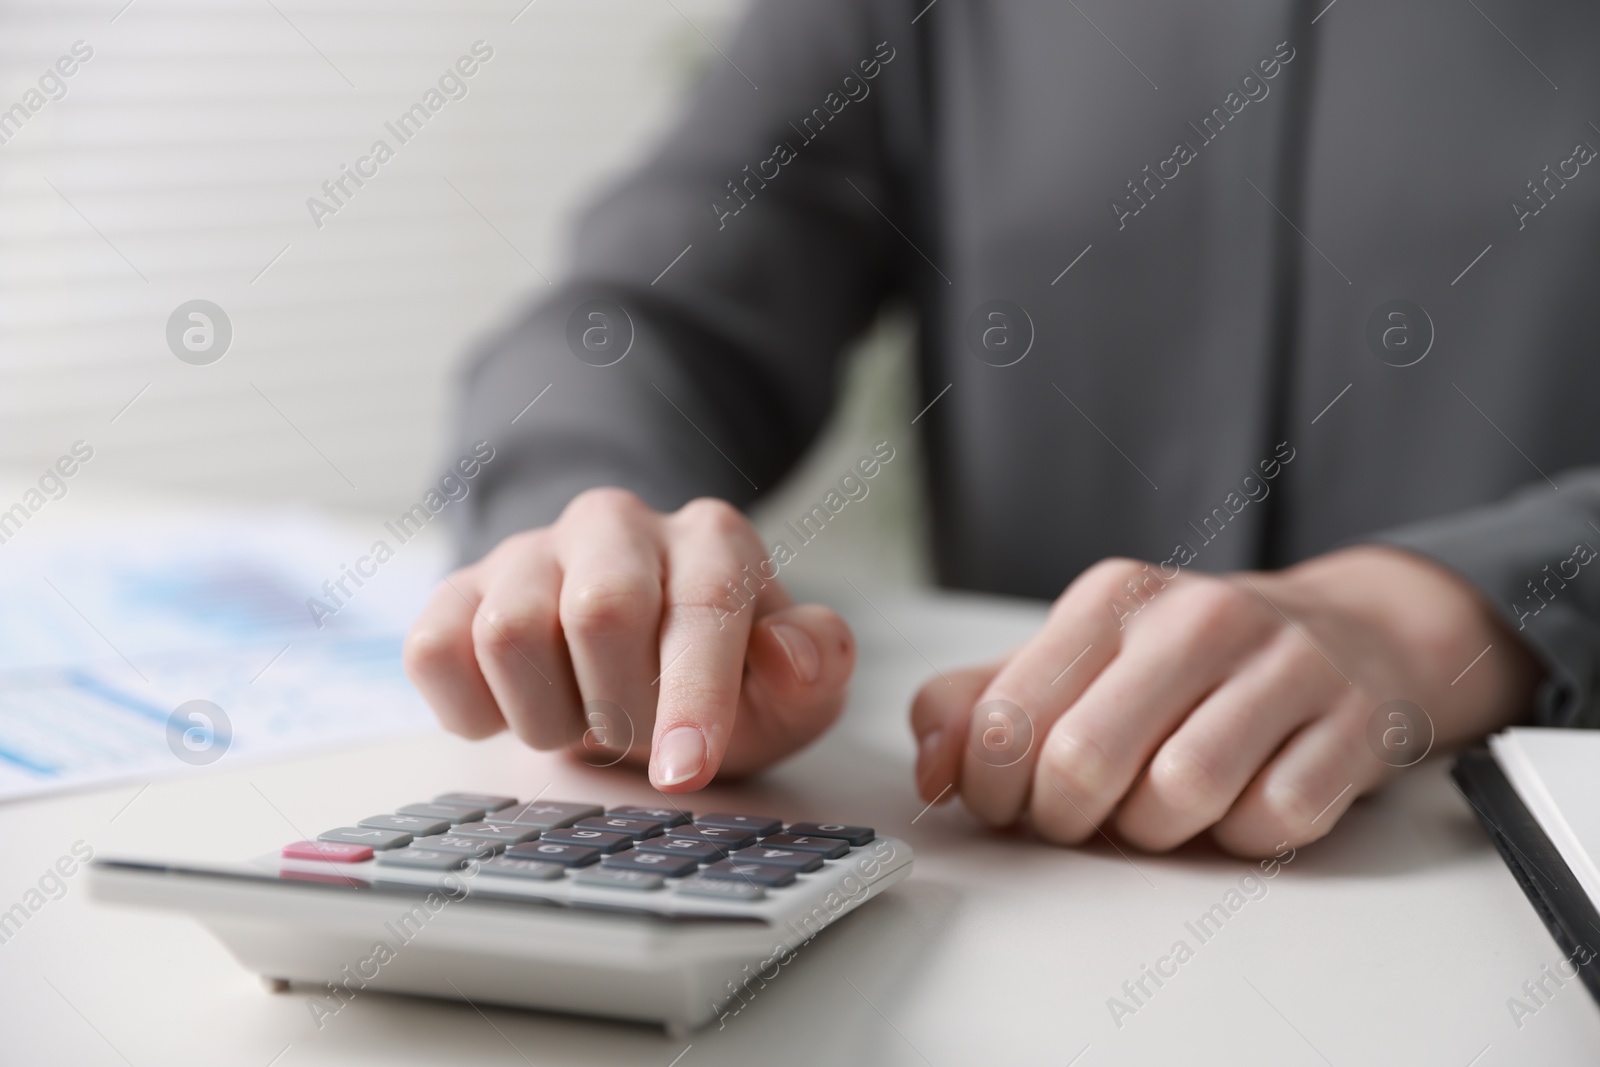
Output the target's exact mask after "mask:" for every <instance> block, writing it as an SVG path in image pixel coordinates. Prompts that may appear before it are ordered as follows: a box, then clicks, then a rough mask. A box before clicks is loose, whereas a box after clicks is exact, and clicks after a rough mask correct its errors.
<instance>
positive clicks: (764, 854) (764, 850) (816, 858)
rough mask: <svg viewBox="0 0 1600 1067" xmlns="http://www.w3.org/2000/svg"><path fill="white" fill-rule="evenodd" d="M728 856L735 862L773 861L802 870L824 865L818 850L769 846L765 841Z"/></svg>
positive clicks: (781, 865) (810, 869) (778, 864)
mask: <svg viewBox="0 0 1600 1067" xmlns="http://www.w3.org/2000/svg"><path fill="white" fill-rule="evenodd" d="M728 858H729V859H730V860H732V861H734V862H735V863H771V864H775V865H777V866H779V867H793V868H794V869H795V870H797V871H800V872H802V873H803V872H805V871H814V870H816V869H817V868H818V867H821V866H822V855H821V853H818V852H801V851H800V850H799V849H793V848H769V847H768V846H767V844H766V843H765V842H762V843H761V844H759V845H751V846H750V847H749V848H741V849H740V850H739V851H737V852H734V853H732V854H730V855H729V856H728Z"/></svg>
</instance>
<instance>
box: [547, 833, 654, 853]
mask: <svg viewBox="0 0 1600 1067" xmlns="http://www.w3.org/2000/svg"><path fill="white" fill-rule="evenodd" d="M539 840H540V841H553V842H554V843H556V844H558V845H583V846H584V847H586V848H597V849H599V850H600V851H601V852H621V851H622V850H623V849H625V848H627V847H628V846H629V845H631V844H633V838H631V837H629V836H628V835H627V834H613V833H608V832H607V831H605V830H579V829H576V828H574V829H570V830H551V831H549V832H547V833H543V834H540V835H539Z"/></svg>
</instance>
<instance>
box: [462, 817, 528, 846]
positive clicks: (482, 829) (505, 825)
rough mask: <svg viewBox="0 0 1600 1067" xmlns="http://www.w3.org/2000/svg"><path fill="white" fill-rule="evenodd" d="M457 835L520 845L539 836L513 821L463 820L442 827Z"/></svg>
mask: <svg viewBox="0 0 1600 1067" xmlns="http://www.w3.org/2000/svg"><path fill="white" fill-rule="evenodd" d="M444 830H449V831H450V832H451V833H452V834H455V835H456V836H457V837H479V838H482V839H483V840H485V841H500V842H503V843H505V844H507V845H520V844H522V843H523V842H524V841H532V840H533V839H534V838H536V837H538V836H539V831H538V830H535V829H534V828H533V827H531V826H518V825H517V824H516V823H514V822H464V823H462V824H461V825H460V826H457V827H454V828H452V827H448V826H446V827H442V828H441V830H440V832H441V833H442V832H443V831H444Z"/></svg>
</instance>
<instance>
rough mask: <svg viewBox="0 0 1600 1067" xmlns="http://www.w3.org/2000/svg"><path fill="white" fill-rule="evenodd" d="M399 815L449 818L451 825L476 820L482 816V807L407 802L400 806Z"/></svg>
mask: <svg viewBox="0 0 1600 1067" xmlns="http://www.w3.org/2000/svg"><path fill="white" fill-rule="evenodd" d="M399 812H400V814H401V815H422V816H426V817H427V818H430V819H449V820H450V824H451V825H452V826H453V825H455V824H456V823H458V822H477V821H478V820H479V819H481V818H483V814H484V812H483V808H482V807H474V806H473V805H471V804H407V805H406V806H405V807H403V808H400V809H399Z"/></svg>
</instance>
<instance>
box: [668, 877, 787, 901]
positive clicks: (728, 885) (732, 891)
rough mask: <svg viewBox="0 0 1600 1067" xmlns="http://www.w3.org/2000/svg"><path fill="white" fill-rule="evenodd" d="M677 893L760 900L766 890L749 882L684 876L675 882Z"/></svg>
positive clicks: (724, 898) (691, 895)
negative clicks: (681, 879)
mask: <svg viewBox="0 0 1600 1067" xmlns="http://www.w3.org/2000/svg"><path fill="white" fill-rule="evenodd" d="M677 889H678V892H679V893H682V894H683V895H684V896H690V897H715V898H717V899H718V900H760V899H761V898H762V897H764V896H766V895H767V891H766V890H765V889H762V888H761V887H760V886H758V885H751V884H750V883H749V882H723V881H719V880H717V879H715V878H685V879H684V880H683V881H681V882H679V883H677Z"/></svg>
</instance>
